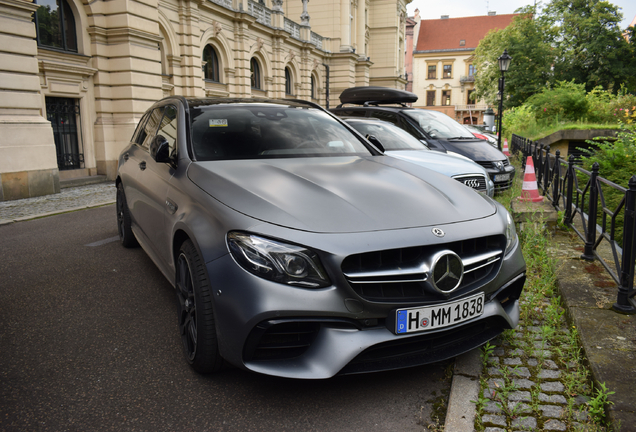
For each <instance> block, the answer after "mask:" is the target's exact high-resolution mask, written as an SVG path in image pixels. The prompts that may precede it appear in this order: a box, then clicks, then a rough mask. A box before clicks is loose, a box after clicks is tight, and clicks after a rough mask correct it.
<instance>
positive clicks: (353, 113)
mask: <svg viewBox="0 0 636 432" xmlns="http://www.w3.org/2000/svg"><path fill="white" fill-rule="evenodd" d="M334 114H336V115H337V116H339V117H366V116H367V112H366V111H364V110H353V109H350V110H338V111H337V112H335V113H334Z"/></svg>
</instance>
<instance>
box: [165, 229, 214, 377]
mask: <svg viewBox="0 0 636 432" xmlns="http://www.w3.org/2000/svg"><path fill="white" fill-rule="evenodd" d="M176 267H177V271H176V294H177V318H178V325H179V334H180V336H181V342H182V343H183V351H184V354H185V357H186V360H187V362H188V363H189V364H190V366H192V368H193V369H194V370H195V371H197V372H199V373H202V374H206V373H211V372H216V371H218V370H219V369H220V368H221V366H222V364H223V359H222V358H221V355H220V354H219V347H218V341H217V337H216V324H215V322H214V311H213V309H212V289H211V287H210V282H209V281H208V277H207V273H206V270H205V265H204V264H203V261H202V260H201V257H200V256H199V254H198V252H197V250H196V248H195V247H194V244H193V243H192V241H191V240H186V241H185V242H184V243H183V244H182V245H181V248H180V249H179V255H178V256H177V262H176Z"/></svg>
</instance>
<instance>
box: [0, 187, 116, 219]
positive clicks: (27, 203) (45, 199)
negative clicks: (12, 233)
mask: <svg viewBox="0 0 636 432" xmlns="http://www.w3.org/2000/svg"><path fill="white" fill-rule="evenodd" d="M116 192H117V189H116V188H115V183H114V182H106V183H98V184H92V185H87V186H77V187H70V188H66V189H62V191H61V192H60V193H58V194H53V195H45V196H41V197H36V198H25V199H20V200H13V201H2V202H0V221H3V222H6V221H11V220H18V219H22V218H28V217H33V216H39V215H44V214H50V213H62V212H64V211H68V210H72V209H77V208H86V207H91V206H96V205H100V204H110V203H113V202H115V195H116Z"/></svg>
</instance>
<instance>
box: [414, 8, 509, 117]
mask: <svg viewBox="0 0 636 432" xmlns="http://www.w3.org/2000/svg"><path fill="white" fill-rule="evenodd" d="M515 16H516V14H507V15H497V14H496V13H495V12H489V13H488V15H484V16H475V17H464V18H450V17H448V16H442V17H441V18H440V19H429V20H421V21H420V20H416V21H417V22H416V24H415V26H414V34H417V36H416V37H415V38H414V39H415V40H416V44H415V50H414V52H413V90H412V91H413V93H415V94H416V95H417V96H418V101H417V102H416V103H414V104H413V106H414V107H417V108H426V109H430V110H435V111H440V112H443V113H444V114H446V115H449V116H450V117H452V118H454V119H455V120H457V121H458V122H459V123H465V124H483V114H484V111H485V110H486V109H487V108H488V106H487V105H486V104H485V103H483V102H482V101H478V100H475V99H474V98H473V97H472V96H471V94H472V92H473V91H474V90H475V72H476V70H475V66H474V65H473V59H474V52H475V49H476V48H477V45H478V44H479V41H480V40H481V39H483V38H484V36H485V35H486V34H487V33H488V32H489V31H490V30H495V29H503V28H505V27H507V26H508V25H509V24H510V23H512V19H513V18H514V17H515ZM415 18H419V17H417V16H416V17H415Z"/></svg>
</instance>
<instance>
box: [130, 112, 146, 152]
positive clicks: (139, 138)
mask: <svg viewBox="0 0 636 432" xmlns="http://www.w3.org/2000/svg"><path fill="white" fill-rule="evenodd" d="M149 115H150V113H146V114H144V116H143V117H142V118H141V120H139V123H138V124H137V129H135V133H134V134H133V137H132V139H131V140H130V142H134V143H135V144H139V145H141V144H142V143H143V142H144V139H145V138H146V131H145V129H144V128H145V126H146V121H147V120H148V116H149Z"/></svg>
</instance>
